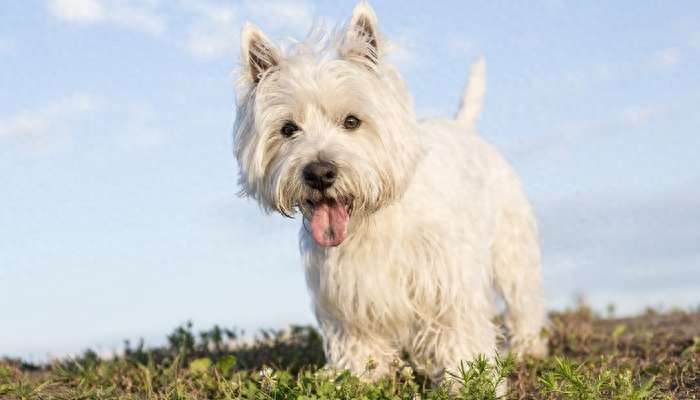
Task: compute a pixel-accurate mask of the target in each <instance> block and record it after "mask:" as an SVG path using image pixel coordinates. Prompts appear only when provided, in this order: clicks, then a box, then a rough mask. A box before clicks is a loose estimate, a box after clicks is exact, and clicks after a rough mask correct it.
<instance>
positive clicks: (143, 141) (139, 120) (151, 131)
mask: <svg viewBox="0 0 700 400" xmlns="http://www.w3.org/2000/svg"><path fill="white" fill-rule="evenodd" d="M162 138H163V134H162V132H161V130H160V129H159V128H158V127H157V121H156V114H155V112H154V111H153V109H152V108H151V107H150V106H149V105H147V104H141V105H138V106H135V107H134V108H133V109H132V110H131V115H130V117H128V119H127V120H126V122H125V123H124V127H123V128H122V129H121V131H120V132H119V133H118V134H117V136H116V137H115V144H116V145H117V147H119V148H121V149H122V150H125V151H128V152H138V151H143V150H147V149H149V148H152V147H153V146H156V145H157V144H158V143H160V142H161V141H162Z"/></svg>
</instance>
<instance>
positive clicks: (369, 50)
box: [341, 0, 381, 64]
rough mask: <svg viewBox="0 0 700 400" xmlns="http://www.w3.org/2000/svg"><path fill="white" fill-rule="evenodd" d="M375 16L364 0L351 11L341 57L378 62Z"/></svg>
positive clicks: (378, 50) (378, 49)
mask: <svg viewBox="0 0 700 400" xmlns="http://www.w3.org/2000/svg"><path fill="white" fill-rule="evenodd" d="M379 46H380V40H379V31H378V30H377V16H376V15H375V14H374V10H372V7H370V6H369V4H367V2H366V1H365V0H361V1H360V2H359V3H358V4H357V5H356V6H355V9H354V10H353V11H352V18H351V19H350V25H349V26H348V32H347V37H346V40H345V44H344V46H343V47H342V50H341V56H342V57H343V58H348V57H363V58H365V59H367V60H369V61H371V62H372V63H374V64H377V63H378V62H379V57H380V56H381V53H380V50H381V49H380V47H379Z"/></svg>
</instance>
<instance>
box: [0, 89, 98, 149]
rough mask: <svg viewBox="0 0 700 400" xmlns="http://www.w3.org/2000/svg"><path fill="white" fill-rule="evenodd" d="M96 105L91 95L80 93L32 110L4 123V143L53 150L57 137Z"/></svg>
mask: <svg viewBox="0 0 700 400" xmlns="http://www.w3.org/2000/svg"><path fill="white" fill-rule="evenodd" d="M95 106H96V103H95V101H94V99H93V98H92V97H91V96H89V95H87V94H76V95H73V96H70V97H67V98H65V99H61V100H57V101H54V102H53V103H50V104H48V105H45V106H43V107H40V108H38V109H35V110H32V111H25V112H22V113H19V114H17V115H15V116H13V117H9V118H6V119H2V120H0V143H2V142H3V141H6V140H13V141H18V142H20V143H24V144H26V145H28V146H29V147H31V148H35V149H45V148H47V147H51V144H52V143H53V142H52V140H53V139H55V138H54V137H53V136H54V135H55V134H58V133H61V132H62V131H63V130H64V129H65V128H66V126H67V125H68V124H70V122H72V121H74V120H75V119H77V118H78V117H80V116H81V115H83V114H85V113H86V112H88V111H90V110H92V109H94V108H95Z"/></svg>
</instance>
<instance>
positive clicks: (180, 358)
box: [0, 309, 700, 400]
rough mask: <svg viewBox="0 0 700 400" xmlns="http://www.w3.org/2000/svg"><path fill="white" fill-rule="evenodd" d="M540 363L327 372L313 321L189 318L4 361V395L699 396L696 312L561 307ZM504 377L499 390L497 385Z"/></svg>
mask: <svg viewBox="0 0 700 400" xmlns="http://www.w3.org/2000/svg"><path fill="white" fill-rule="evenodd" d="M551 319H552V322H553V328H552V332H551V338H550V340H551V353H552V356H550V357H549V358H547V359H544V360H532V359H525V360H518V361H516V360H515V359H514V358H512V357H510V356H504V357H502V358H499V359H498V360H497V362H496V363H495V364H491V363H489V362H488V361H487V359H486V358H483V357H482V358H478V359H476V360H474V361H472V362H470V363H466V364H465V365H463V366H462V368H460V370H459V371H457V372H455V373H452V374H450V375H449V376H448V378H447V379H445V380H444V382H443V383H442V384H440V385H435V384H434V383H431V382H430V381H429V380H427V379H426V378H425V377H424V376H421V375H420V374H417V373H415V372H414V371H415V370H419V369H420V368H419V366H415V365H411V364H410V362H409V361H408V360H396V362H394V363H393V364H392V365H391V369H392V371H393V372H392V374H391V375H390V376H388V377H384V378H382V379H379V380H376V379H373V378H375V377H373V376H372V374H373V371H374V369H375V368H376V363H375V362H373V361H372V360H368V363H367V369H366V371H365V373H364V374H363V375H362V376H360V377H357V376H352V375H350V374H349V373H347V371H336V370H332V369H327V368H323V364H324V357H323V352H322V350H321V338H320V336H319V334H318V332H316V331H315V330H314V329H313V328H311V327H293V328H291V329H290V330H288V331H264V332H261V333H260V334H259V335H258V336H257V338H256V340H255V341H254V342H252V343H249V342H248V341H245V340H241V335H240V334H239V333H238V332H237V331H235V330H227V329H222V328H220V327H214V328H212V329H210V330H208V331H205V332H200V333H199V334H195V333H194V332H193V329H192V325H191V324H189V323H188V324H185V325H183V326H180V327H177V328H176V329H175V330H174V331H173V332H172V333H171V334H170V335H168V337H167V338H168V345H167V346H164V347H162V348H153V349H147V348H145V347H144V346H143V342H140V343H139V344H138V345H136V346H132V345H131V343H129V342H126V343H125V348H124V352H123V354H122V355H121V356H119V357H117V358H115V359H113V360H100V359H99V358H98V357H97V355H96V354H95V353H94V352H92V351H89V350H88V351H86V352H85V353H84V354H83V355H82V356H80V357H77V358H75V359H71V360H61V361H55V362H53V363H52V364H50V365H39V366H36V365H30V364H26V363H23V362H22V361H20V360H9V359H4V360H3V361H0V398H2V399H154V400H155V399H299V400H304V399H349V398H356V399H419V398H421V399H448V398H458V399H459V398H461V399H498V398H504V399H700V312H698V311H696V312H671V313H665V314H664V313H655V312H648V313H647V314H645V315H643V316H639V317H636V318H629V319H613V318H600V317H598V316H596V315H594V314H593V313H591V312H590V310H587V309H582V310H578V311H576V312H566V313H558V314H553V315H552V316H551ZM506 381H507V391H506V392H505V393H502V391H499V387H501V388H503V387H505V385H501V384H500V382H506Z"/></svg>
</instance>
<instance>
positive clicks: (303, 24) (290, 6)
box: [245, 0, 313, 34]
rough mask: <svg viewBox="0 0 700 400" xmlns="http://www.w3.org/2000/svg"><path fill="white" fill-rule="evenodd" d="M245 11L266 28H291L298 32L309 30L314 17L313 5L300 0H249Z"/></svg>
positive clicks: (274, 29) (275, 29)
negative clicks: (299, 0)
mask: <svg viewBox="0 0 700 400" xmlns="http://www.w3.org/2000/svg"><path fill="white" fill-rule="evenodd" d="M245 12H246V14H247V15H251V16H252V17H254V18H255V19H256V20H257V21H259V22H260V24H262V25H264V27H265V28H266V29H269V30H272V31H277V30H281V29H286V28H290V29H292V30H293V31H294V33H297V34H299V33H305V32H307V31H308V30H309V28H310V27H311V22H312V19H313V13H312V10H311V7H310V6H309V5H308V4H306V3H302V2H298V1H271V0H259V1H250V0H249V1H247V2H246V3H245Z"/></svg>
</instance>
